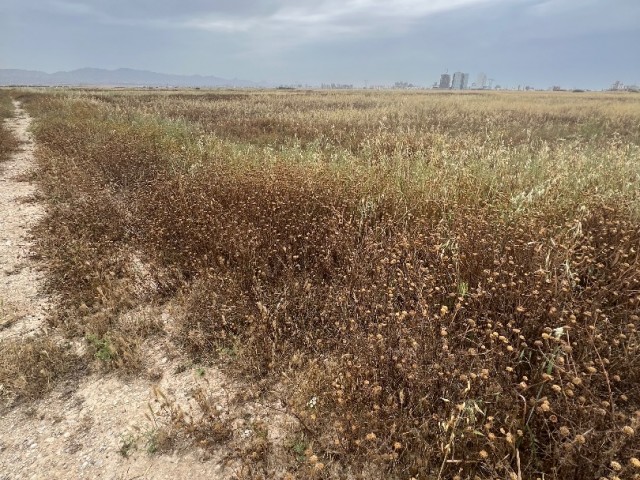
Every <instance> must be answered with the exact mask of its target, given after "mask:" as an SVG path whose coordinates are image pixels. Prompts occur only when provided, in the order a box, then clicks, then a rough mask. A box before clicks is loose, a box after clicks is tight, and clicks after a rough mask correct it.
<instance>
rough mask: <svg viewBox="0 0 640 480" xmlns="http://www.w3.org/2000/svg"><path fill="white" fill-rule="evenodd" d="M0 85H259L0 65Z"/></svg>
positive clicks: (128, 72)
mask: <svg viewBox="0 0 640 480" xmlns="http://www.w3.org/2000/svg"><path fill="white" fill-rule="evenodd" d="M0 85H20V86H25V85H45V86H56V85H78V86H80V85H82V86H129V87H134V86H139V87H143V86H144V87H261V86H265V85H263V84H259V83H255V82H250V81H247V80H239V79H237V78H234V79H231V80H230V79H226V78H219V77H214V76H202V75H170V74H166V73H156V72H148V71H145V70H134V69H131V68H119V69H117V70H104V69H102V68H81V69H79V70H72V71H70V72H55V73H46V72H40V71H37V70H15V69H0Z"/></svg>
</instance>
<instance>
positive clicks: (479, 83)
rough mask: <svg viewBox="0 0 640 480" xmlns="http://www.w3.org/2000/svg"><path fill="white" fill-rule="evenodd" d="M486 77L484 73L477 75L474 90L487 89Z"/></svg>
mask: <svg viewBox="0 0 640 480" xmlns="http://www.w3.org/2000/svg"><path fill="white" fill-rule="evenodd" d="M487 80H488V79H487V75H486V74H484V73H479V74H478V79H477V80H476V88H479V89H480V90H482V89H485V88H487Z"/></svg>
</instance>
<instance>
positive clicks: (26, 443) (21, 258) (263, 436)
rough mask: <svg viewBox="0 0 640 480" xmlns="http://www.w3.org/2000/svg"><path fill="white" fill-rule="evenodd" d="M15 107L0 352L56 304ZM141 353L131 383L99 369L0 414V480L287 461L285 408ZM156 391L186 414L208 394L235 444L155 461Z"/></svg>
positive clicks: (227, 469)
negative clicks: (264, 452)
mask: <svg viewBox="0 0 640 480" xmlns="http://www.w3.org/2000/svg"><path fill="white" fill-rule="evenodd" d="M15 107H16V116H15V118H13V119H10V120H9V125H10V127H11V128H12V129H13V130H14V132H15V133H16V135H17V136H18V137H19V138H20V140H21V142H22V148H21V150H20V151H19V152H17V153H16V154H15V155H14V156H13V157H12V158H11V159H10V160H9V161H8V162H6V163H4V164H3V166H2V168H0V209H1V211H0V213H1V214H0V301H1V302H2V303H1V304H0V309H1V310H0V318H4V319H8V320H5V321H4V324H3V325H2V326H1V327H0V348H2V342H6V341H11V340H12V339H15V338H20V337H22V338H25V337H28V336H30V335H35V334H38V333H44V332H42V331H41V330H42V327H43V326H44V323H43V322H44V318H45V316H46V310H47V308H48V305H49V304H50V299H48V298H47V297H46V296H44V295H42V293H40V287H41V284H42V279H43V274H42V273H41V272H40V271H39V270H38V261H37V260H36V259H34V258H32V256H31V254H30V247H31V242H30V239H29V233H28V232H29V229H30V228H31V227H32V226H33V225H34V224H35V223H36V222H37V221H38V219H39V218H40V217H41V216H42V215H43V214H44V208H43V206H42V205H40V204H38V203H37V201H36V197H35V193H36V189H35V186H34V185H33V184H31V183H29V182H28V180H26V174H27V173H28V172H29V171H30V169H32V168H33V167H34V149H35V147H34V142H33V139H32V137H31V135H30V134H29V131H28V129H29V125H30V121H31V120H30V118H29V116H28V115H27V114H26V112H25V111H24V110H23V109H22V108H21V107H20V105H19V104H18V103H16V104H15ZM132 315H158V316H160V317H161V318H162V319H163V321H164V322H165V323H167V324H170V322H171V313H170V312H167V311H159V310H154V309H151V308H147V309H144V308H142V309H140V311H139V312H137V313H132ZM47 334H52V333H51V332H49V333H47ZM60 340H61V341H62V339H60ZM78 344H79V345H81V344H82V342H81V341H79V342H78ZM145 352H146V354H147V358H146V359H145V365H144V368H143V369H142V372H141V374H140V375H137V376H135V377H133V378H128V379H123V378H122V377H121V376H118V375H116V374H114V373H105V372H104V371H102V370H101V369H100V368H99V367H95V366H94V368H92V369H91V370H92V371H93V373H90V374H88V375H86V376H84V377H81V378H80V379H76V380H75V381H72V382H66V383H62V384H60V385H58V386H57V387H56V388H55V389H54V390H53V391H52V393H51V394H49V395H48V396H46V397H45V398H43V399H41V400H40V401H38V402H35V403H33V402H25V403H22V404H20V405H18V406H15V407H12V408H6V407H5V406H0V480H10V479H11V480H13V479H27V478H28V479H39V478H41V479H57V478H65V479H66V478H73V479H94V478H105V479H114V480H115V479H133V478H136V479H179V478H190V479H194V480H195V479H204V478H206V479H230V478H242V476H243V475H242V472H243V471H244V470H243V467H242V464H243V463H244V462H243V461H242V460H243V459H242V456H243V455H249V454H250V453H251V452H252V447H253V446H254V445H255V444H256V442H258V443H257V444H258V447H260V445H261V442H262V443H264V441H265V440H266V441H267V442H268V444H269V445H270V447H269V451H270V452H273V453H274V454H275V455H278V454H279V452H280V453H281V452H282V448H284V447H282V445H283V444H284V443H285V438H284V437H285V432H286V431H288V430H289V429H290V427H291V425H292V424H294V422H292V420H291V418H290V417H288V416H287V415H283V414H274V413H273V412H274V411H276V410H277V409H279V408H281V405H279V404H278V402H277V401H274V402H273V403H271V404H270V405H269V408H267V407H264V406H260V405H258V404H255V403H252V402H247V401H246V400H243V398H242V397H243V395H241V393H242V392H243V391H244V387H243V386H241V385H238V384H237V383H234V382H232V381H230V380H229V379H228V378H227V377H226V376H225V375H224V374H223V373H222V372H221V371H220V370H218V369H217V368H206V369H203V368H199V367H198V366H194V365H192V364H190V363H189V362H188V360H186V359H184V358H182V357H181V356H180V355H179V353H177V352H175V351H173V352H172V351H171V347H170V345H169V344H168V343H166V344H165V343H157V342H156V343H155V344H154V343H153V342H150V344H149V345H147V346H145ZM96 363H98V362H97V361H96ZM155 387H159V388H160V389H162V391H164V392H167V394H168V395H169V396H170V397H171V398H174V399H175V401H176V405H181V407H182V408H183V409H184V410H185V411H187V412H189V411H191V410H192V409H193V408H194V406H195V402H194V400H193V395H192V392H194V391H196V390H199V391H201V392H205V394H206V395H207V397H208V398H209V399H210V401H211V402H212V404H213V405H215V409H216V410H217V412H219V418H221V419H222V420H225V421H228V424H229V425H231V427H232V438H231V440H229V441H227V442H225V443H223V444H220V445H219V446H214V447H213V448H208V449H207V450H204V449H200V448H194V447H192V446H188V445H186V444H184V443H183V444H177V445H172V446H171V447H170V448H168V449H165V450H166V451H165V452H163V453H162V454H159V453H157V452H155V450H156V448H157V447H158V445H157V444H156V443H157V442H158V441H159V439H158V438H157V435H158V433H159V432H160V428H162V426H163V425H164V423H163V421H164V420H166V419H165V418H163V417H161V416H160V417H158V418H157V419H156V421H155V422H153V421H152V420H151V419H150V418H148V414H149V405H152V406H153V405H156V406H157V403H154V398H155V395H154V393H153V389H154V388H155ZM239 394H240V395H239ZM238 398H240V399H239V400H238V401H236V399H238ZM274 409H275V410H274ZM193 411H196V413H197V409H196V410H193ZM265 424H267V425H269V428H268V431H267V429H265V428H264V427H263V425H265ZM159 427H160V428H159ZM269 462H274V460H270V461H269ZM245 465H246V464H245ZM276 470H277V468H276Z"/></svg>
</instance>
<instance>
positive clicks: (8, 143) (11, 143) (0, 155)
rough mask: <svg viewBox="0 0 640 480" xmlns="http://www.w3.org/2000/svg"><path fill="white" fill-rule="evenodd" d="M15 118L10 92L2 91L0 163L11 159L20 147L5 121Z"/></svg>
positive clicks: (0, 102)
mask: <svg viewBox="0 0 640 480" xmlns="http://www.w3.org/2000/svg"><path fill="white" fill-rule="evenodd" d="M12 116H13V103H12V102H11V97H10V95H9V93H8V92H6V91H0V162H2V161H5V160H7V159H8V158H9V155H11V154H12V153H13V152H15V151H16V149H17V148H18V147H19V146H20V142H19V141H18V139H17V138H16V136H15V135H14V134H13V133H12V132H11V131H10V130H9V129H8V128H7V126H6V124H5V120H6V119H7V118H10V117H12Z"/></svg>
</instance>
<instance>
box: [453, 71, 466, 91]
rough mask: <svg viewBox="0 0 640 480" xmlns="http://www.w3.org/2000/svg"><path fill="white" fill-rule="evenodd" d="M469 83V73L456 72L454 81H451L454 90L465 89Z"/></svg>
mask: <svg viewBox="0 0 640 480" xmlns="http://www.w3.org/2000/svg"><path fill="white" fill-rule="evenodd" d="M468 84H469V74H468V73H462V72H456V73H454V74H453V81H452V82H451V88H452V89H453V90H465V89H466V88H467V85H468Z"/></svg>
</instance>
